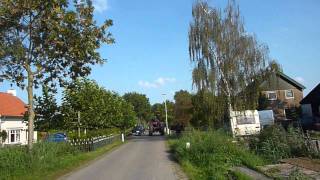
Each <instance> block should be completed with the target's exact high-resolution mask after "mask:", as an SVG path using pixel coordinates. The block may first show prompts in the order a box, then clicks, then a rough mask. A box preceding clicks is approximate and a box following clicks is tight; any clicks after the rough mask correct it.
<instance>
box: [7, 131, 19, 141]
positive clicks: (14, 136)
mask: <svg viewBox="0 0 320 180" xmlns="http://www.w3.org/2000/svg"><path fill="white" fill-rule="evenodd" d="M9 142H10V143H18V142H20V130H10V131H9Z"/></svg>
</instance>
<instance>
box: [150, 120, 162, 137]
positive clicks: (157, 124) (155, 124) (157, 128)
mask: <svg viewBox="0 0 320 180" xmlns="http://www.w3.org/2000/svg"><path fill="white" fill-rule="evenodd" d="M164 128H165V124H164V123H163V122H161V121H160V120H158V119H152V120H151V121H149V136H152V135H153V134H154V133H155V132H158V133H160V135H161V136H163V135H164Z"/></svg>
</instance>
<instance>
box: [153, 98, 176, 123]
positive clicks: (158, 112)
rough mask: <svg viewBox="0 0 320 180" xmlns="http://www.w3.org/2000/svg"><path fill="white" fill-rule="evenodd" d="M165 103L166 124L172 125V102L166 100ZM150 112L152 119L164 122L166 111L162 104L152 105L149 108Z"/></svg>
mask: <svg viewBox="0 0 320 180" xmlns="http://www.w3.org/2000/svg"><path fill="white" fill-rule="evenodd" d="M166 103H167V115H168V124H169V125H172V123H173V122H174V102H172V101H169V100H167V101H166ZM151 110H152V113H153V115H154V117H156V118H157V119H159V120H160V121H163V122H165V120H166V111H165V104H164V102H163V103H156V104H153V105H152V107H151Z"/></svg>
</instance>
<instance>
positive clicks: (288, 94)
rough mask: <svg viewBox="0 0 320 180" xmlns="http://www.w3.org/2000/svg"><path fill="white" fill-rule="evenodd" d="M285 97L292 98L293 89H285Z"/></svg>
mask: <svg viewBox="0 0 320 180" xmlns="http://www.w3.org/2000/svg"><path fill="white" fill-rule="evenodd" d="M285 93H286V99H292V98H294V95H293V90H286V92H285Z"/></svg>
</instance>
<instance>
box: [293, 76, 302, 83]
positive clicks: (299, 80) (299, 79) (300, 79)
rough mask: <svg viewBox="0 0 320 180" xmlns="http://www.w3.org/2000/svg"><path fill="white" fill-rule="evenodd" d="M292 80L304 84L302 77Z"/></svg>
mask: <svg viewBox="0 0 320 180" xmlns="http://www.w3.org/2000/svg"><path fill="white" fill-rule="evenodd" d="M294 79H295V80H296V81H298V82H299V83H304V79H303V77H295V78H294Z"/></svg>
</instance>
